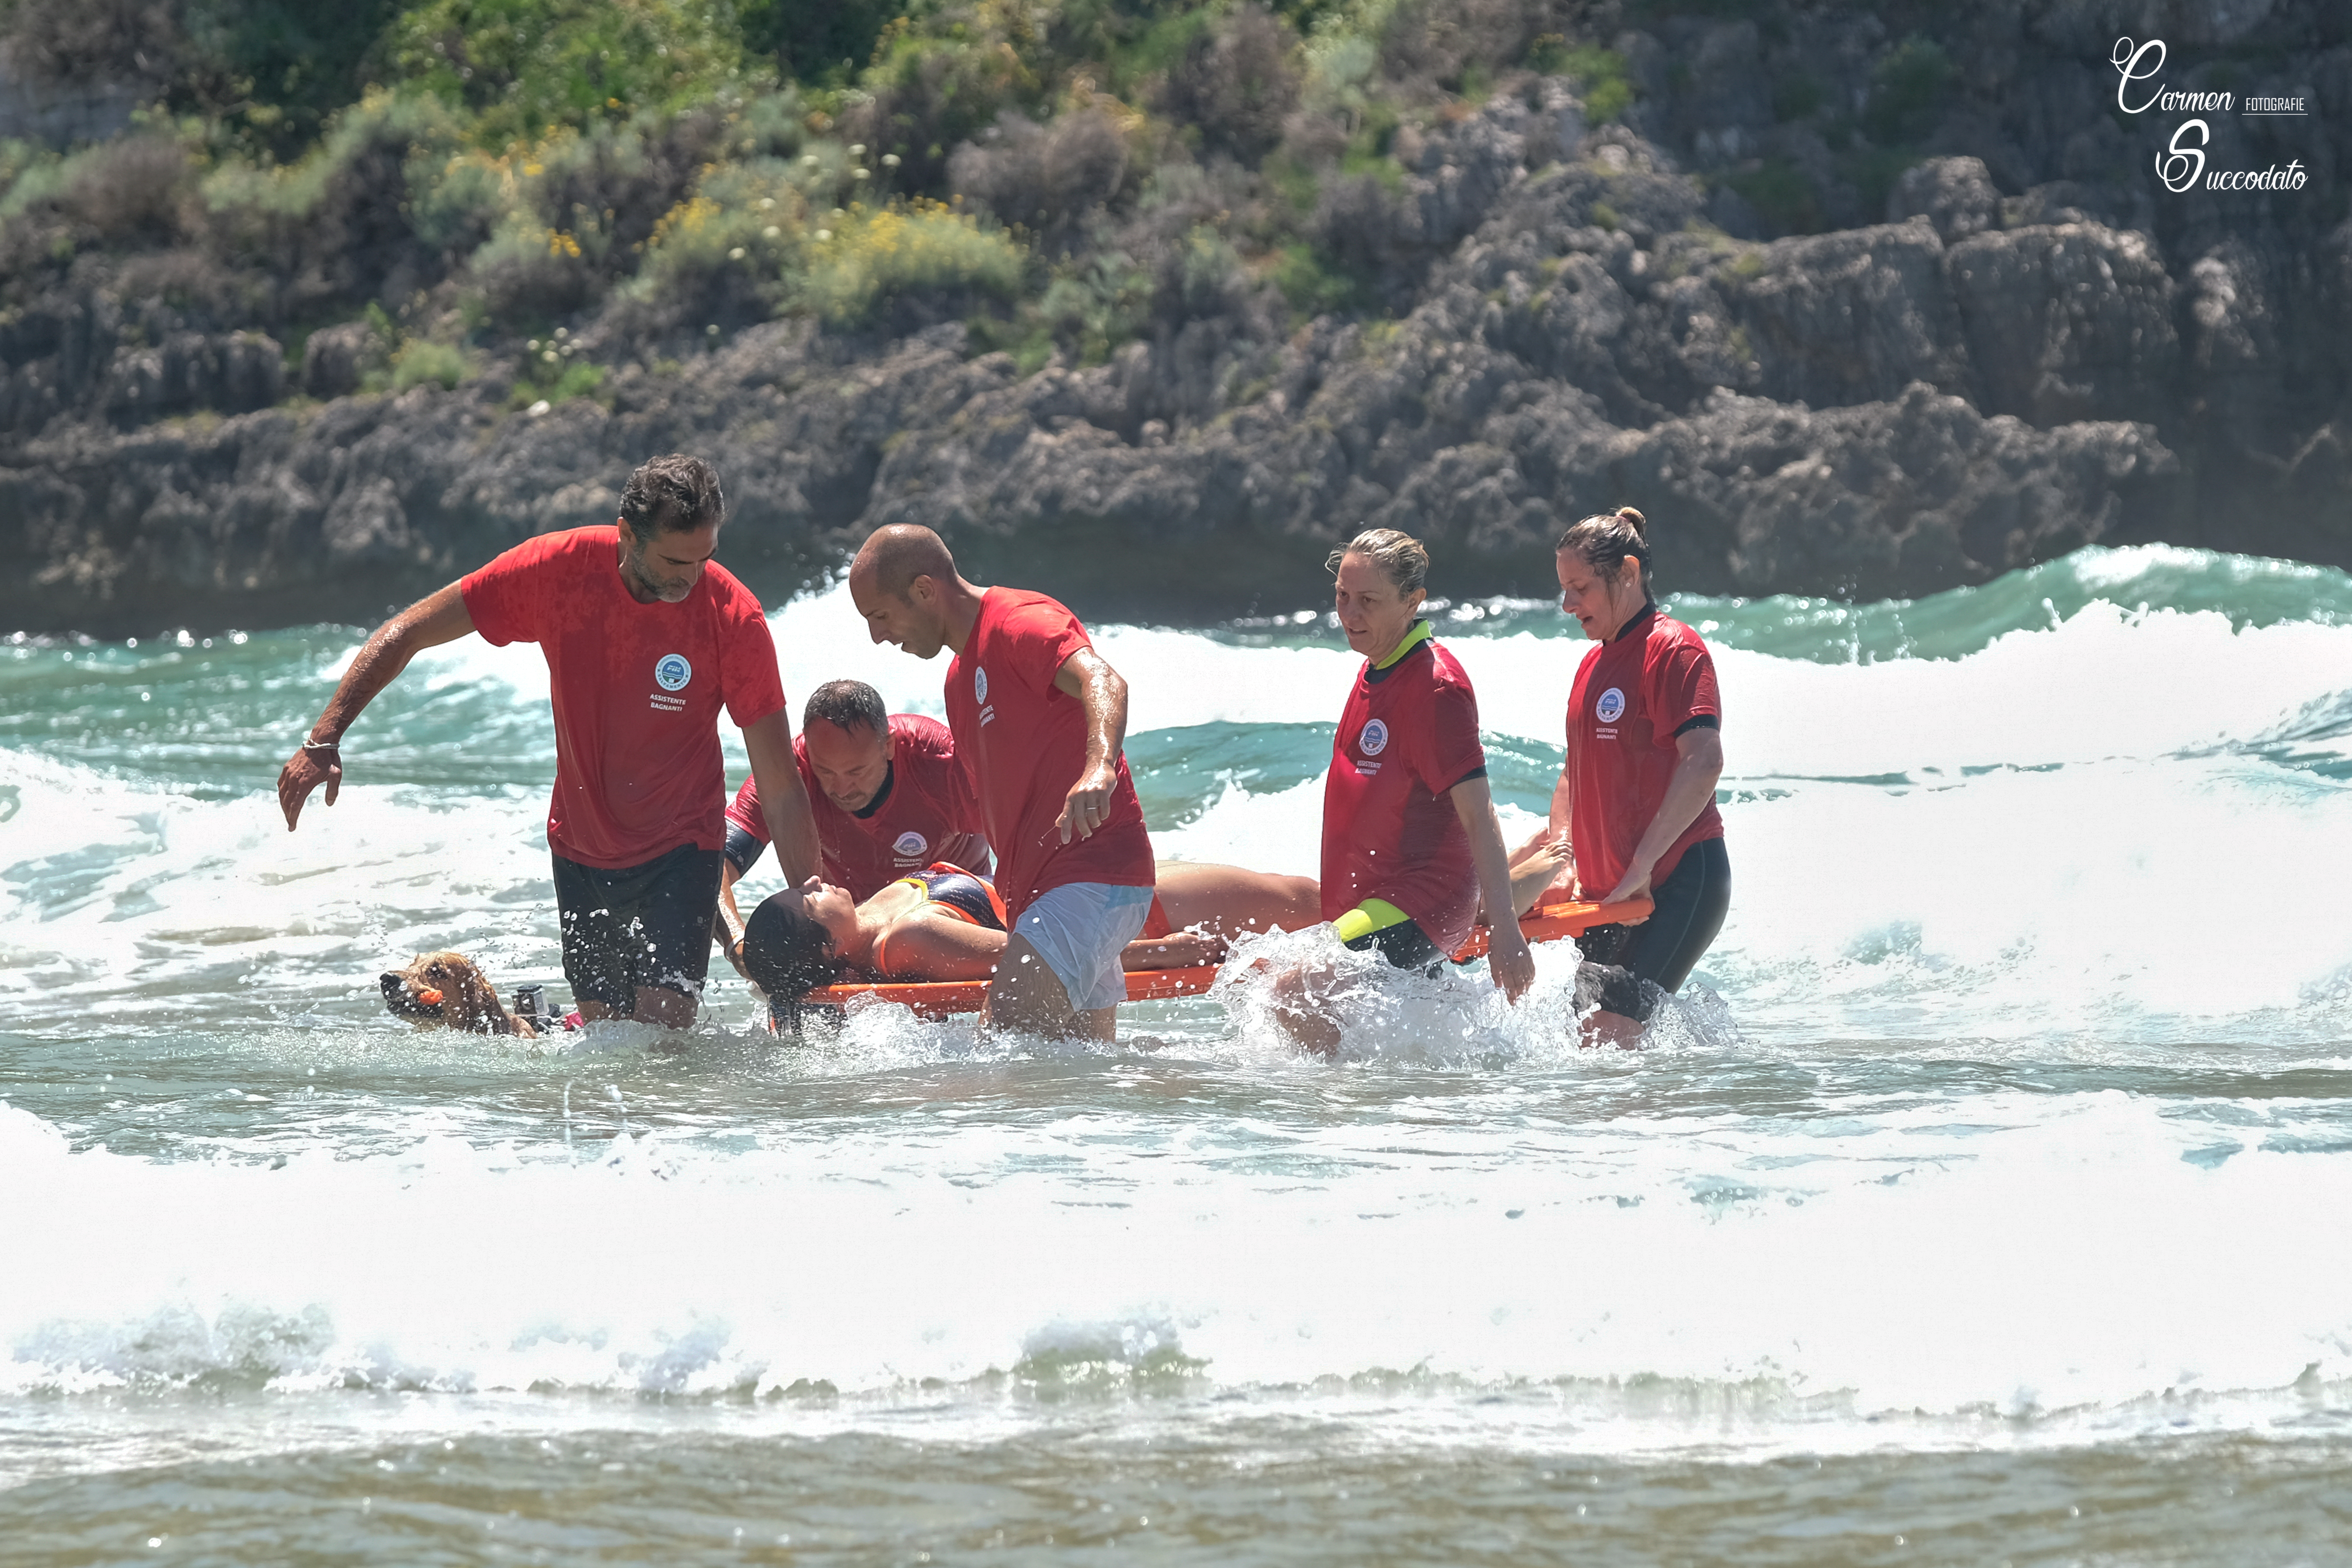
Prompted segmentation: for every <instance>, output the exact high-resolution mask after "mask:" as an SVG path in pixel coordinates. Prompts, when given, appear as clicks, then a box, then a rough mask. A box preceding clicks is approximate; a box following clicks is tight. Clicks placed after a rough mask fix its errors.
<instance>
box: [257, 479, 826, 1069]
mask: <svg viewBox="0 0 2352 1568" xmlns="http://www.w3.org/2000/svg"><path fill="white" fill-rule="evenodd" d="M726 515H727V500H726V497H725V495H724V494H723V493H722V492H721V491H720V489H719V476H718V475H717V474H716V473H714V472H712V471H711V468H710V465H709V464H708V463H705V462H703V461H702V460H701V459H700V458H688V457H681V456H672V457H667V458H656V459H654V460H653V461H652V462H650V463H647V464H646V465H645V466H644V467H643V468H639V469H637V470H636V472H635V473H633V474H631V475H630V476H629V483H628V487H627V489H625V491H624V492H623V494H622V497H621V514H620V518H619V521H617V522H616V523H615V524H614V526H612V527H610V528H575V529H572V530H570V531H565V532H561V533H549V534H541V535H540V536H539V537H538V538H535V539H530V540H526V541H525V542H522V543H521V544H519V545H517V546H515V547H514V548H513V549H512V550H509V551H508V552H505V553H504V554H502V555H500V556H499V557H498V558H497V559H496V560H494V561H492V562H491V563H489V564H488V565H487V566H484V567H483V568H481V570H479V571H478V572H475V573H473V574H469V575H467V576H466V577H464V578H462V579H460V580H459V581H457V582H455V583H452V584H449V585H448V586H447V587H446V588H443V589H442V590H441V591H440V592H438V593H436V594H433V595H429V596H428V597H426V598H424V599H420V600H418V601H417V602H416V603H415V604H414V605H410V606H409V607H408V608H407V609H405V610H403V611H402V612H401V613H400V614H399V615H396V616H394V617H393V618H392V619H391V620H389V621H386V622H385V623H384V624H383V626H380V627H379V628H377V630H376V632H375V635H374V636H373V637H369V638H368V640H367V644H366V646H365V647H362V648H361V649H360V651H359V653H358V654H357V655H356V656H355V657H354V658H352V665H351V668H350V669H348V670H347V671H345V672H344V675H343V679H342V681H341V684H340V685H338V686H337V687H336V688H335V695H334V697H333V698H332V699H331V700H329V702H328V703H327V708H326V711H325V712H323V713H322V714H320V717H319V721H318V722H317V723H316V724H314V725H312V726H311V727H310V735H309V737H308V738H306V739H305V740H304V741H303V742H302V745H301V747H300V749H299V750H298V751H296V752H295V753H294V755H293V756H292V757H290V758H289V759H288V760H287V763H286V766H285V768H284V770H283V771H282V772H280V773H279V774H278V805H279V806H280V807H281V808H282V809H283V810H284V811H285V813H286V828H287V831H288V832H289V833H290V832H292V831H293V829H294V825H295V821H296V819H297V818H298V817H299V816H300V815H301V811H302V803H303V802H304V801H305V800H307V799H308V798H309V797H310V792H311V791H312V790H314V789H316V788H317V787H318V786H319V785H320V784H325V785H326V786H327V795H326V800H327V804H328V805H334V804H335V795H336V791H337V790H338V789H339V788H340V787H341V784H342V780H343V766H342V754H341V741H342V738H343V732H344V731H346V730H348V729H350V727H351V725H352V721H353V720H355V719H357V718H358V717H359V715H360V710H362V709H363V708H365V707H366V706H367V705H368V703H369V701H370V700H373V698H374V697H375V695H376V693H378V692H379V691H382V690H383V689H384V688H385V687H387V686H389V685H390V684H392V681H393V679H394V678H395V677H396V676H398V675H399V674H400V672H401V671H402V670H403V669H404V668H406V667H407V665H408V661H409V660H410V659H411V658H415V656H416V654H417V653H419V652H420V651H422V650H423V649H425V648H428V647H436V646H437V645H439V644H442V643H446V642H455V641H456V640H457V638H459V637H464V636H466V635H467V633H469V632H479V633H480V634H481V636H482V638H483V640H484V641H486V642H488V643H491V644H494V645H497V644H505V643H509V642H535V643H537V644H539V645H540V648H541V652H542V653H544V654H545V655H546V658H547V668H548V677H549V681H548V684H549V690H550V695H551V697H552V699H553V701H554V708H555V794H554V798H553V800H552V801H551V803H550V804H549V806H548V813H547V841H548V847H549V848H550V849H551V851H552V853H553V856H554V862H555V901H556V908H557V911H558V913H559V915H560V916H561V920H562V933H563V973H564V978H565V979H566V980H568V981H569V982H571V984H572V999H573V1001H574V1003H575V1005H577V1006H578V1007H579V1009H580V1013H581V1016H583V1017H584V1018H586V1019H588V1020H590V1021H591V1022H593V1021H595V1020H597V1019H602V1018H634V1019H635V1020H637V1021H638V1022H640V1023H646V1024H654V1025H657V1026H661V1027H664V1028H672V1029H682V1028H685V1027H687V1026H688V1025H690V1024H692V1023H693V1022H694V1017H695V1013H696V1011H697V1009H698V1005H699V999H700V995H701V992H702V982H703V979H704V977H705V975H706V974H707V973H708V971H709V960H710V928H711V921H712V920H713V918H714V917H715V915H716V913H717V911H718V908H719V865H720V852H721V850H722V849H723V847H725V844H726V835H727V830H726V814H725V802H726V775H725V773H724V771H723V765H722V762H721V758H720V753H719V726H718V721H719V710H720V709H721V708H722V707H724V708H725V710H726V711H727V713H728V716H729V717H730V718H731V719H732V720H733V721H735V723H736V724H737V725H738V726H739V727H740V728H741V730H742V731H743V743H744V747H745V749H746V750H748V751H749V752H751V773H752V776H753V777H755V778H757V779H758V780H759V781H760V785H761V791H760V798H761V806H762V811H763V814H764V815H765V816H766V819H767V826H768V832H769V835H770V837H772V838H773V839H774V840H775V843H776V849H777V856H778V858H779V859H781V860H782V862H783V867H784V871H785V874H786V875H788V876H790V877H792V878H793V879H795V880H797V879H801V878H803V877H806V876H809V875H810V874H812V873H813V872H814V871H815V869H816V868H817V853H818V852H817V841H816V828H815V826H814V820H813V818H812V816H811V815H810V811H809V803H808V795H807V793H806V792H805V791H804V790H803V787H802V784H801V775H800V769H799V768H798V767H797V766H795V765H794V763H793V736H792V724H791V721H790V719H789V718H788V717H787V716H786V712H785V705H784V691H783V684H782V680H781V679H780V678H779V676H778V674H777V671H776V649H775V643H774V641H773V639H772V638H771V637H769V635H768V624H767V622H766V621H765V620H764V619H763V618H762V617H761V613H760V602H759V600H758V599H756V598H754V597H753V596H752V595H751V590H750V589H748V588H746V587H744V586H743V585H742V584H740V583H739V582H737V581H736V580H735V578H734V577H733V576H732V575H731V574H729V572H728V571H727V569H726V568H725V567H723V566H720V565H719V563H717V562H715V561H713V560H711V554H712V552H714V551H716V550H717V549H718V548H719V526H720V524H721V523H723V522H724V521H726Z"/></svg>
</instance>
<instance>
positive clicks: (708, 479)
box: [621, 452, 727, 540]
mask: <svg viewBox="0 0 2352 1568" xmlns="http://www.w3.org/2000/svg"><path fill="white" fill-rule="evenodd" d="M621 521H624V522H625V523H627V524H628V525H629V531H630V532H632V533H634V534H635V535H636V536H637V538H638V539H640V540H647V539H651V538H652V537H653V536H654V535H655V534H656V533H686V532H689V531H693V530H695V529H698V528H701V527H703V526H705V525H706V524H709V523H713V522H724V521H727V492H726V491H724V490H722V489H719V473H718V470H717V469H715V468H712V467H711V466H710V465H709V464H708V463H706V462H704V461H703V460H702V459H701V458H689V457H687V456H686V455H685V454H683V453H680V452H673V453H671V454H670V455H669V456H668V457H667V458H655V459H654V460H653V461H652V462H650V463H646V464H645V465H644V466H643V467H641V468H638V469H637V471H636V472H635V473H634V474H631V475H630V476H629V483H628V487H627V488H626V489H624V490H622V491H621Z"/></svg>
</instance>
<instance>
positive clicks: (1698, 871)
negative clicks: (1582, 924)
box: [1576, 838, 1731, 1022]
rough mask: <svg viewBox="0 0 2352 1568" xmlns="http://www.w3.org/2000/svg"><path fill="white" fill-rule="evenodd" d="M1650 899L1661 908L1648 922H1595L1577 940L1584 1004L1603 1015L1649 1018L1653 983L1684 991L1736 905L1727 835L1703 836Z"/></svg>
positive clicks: (1664, 988) (1580, 1002)
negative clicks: (1595, 1005)
mask: <svg viewBox="0 0 2352 1568" xmlns="http://www.w3.org/2000/svg"><path fill="white" fill-rule="evenodd" d="M1650 901H1651V902H1652V903H1653V904H1654V906H1655V908H1654V909H1653V910H1651V911H1650V918H1649V919H1648V920H1645V921H1643V922H1642V923H1641V924H1640V925H1634V926H1626V925H1606V926H1594V927H1592V928H1591V930H1590V931H1586V932H1585V933H1584V934H1583V935H1581V936H1580V937H1578V938H1577V939H1576V946H1577V951H1578V952H1580V953H1582V954H1583V956H1584V963H1583V965H1582V967H1581V968H1580V970H1579V971H1578V973H1577V986H1576V992H1577V1004H1578V1005H1579V1006H1582V1005H1584V1004H1586V1003H1587V1002H1591V1001H1595V1000H1597V1001H1598V1002H1599V1003H1600V1004H1601V1011H1603V1012H1607V1013H1617V1014H1621V1015H1622V1016H1625V1017H1628V1018H1634V1019H1639V1020H1642V1021H1644V1022H1646V1021H1647V1020H1648V1018H1649V1016H1650V1009H1651V1006H1652V1001H1651V996H1652V993H1651V992H1650V990H1649V985H1655V986H1656V987H1657V988H1658V989H1659V990H1660V991H1668V992H1672V991H1679V990H1681V989H1682V986H1683V982H1684V981H1685V980H1687V979H1689V978H1690V972H1691V969H1692V967H1693V966H1694V965H1696V963H1698V961H1699V958H1700V956H1701V955H1702V954H1704V953H1705V952H1706V950H1707V948H1708V946H1709V945H1710V944H1711V943H1713V942H1714V941H1715V936H1716V933H1717V931H1721V930H1722V929H1723V917H1724V915H1725V914H1726V912H1727V911H1728V910H1730V908H1731V857H1730V855H1729V854H1728V853H1727V851H1726V850H1725V849H1724V847H1723V840H1722V839H1720V838H1702V839H1700V840H1699V841H1698V842H1697V843H1696V844H1694V845H1692V846H1691V847H1689V848H1687V849H1685V850H1684V851H1683V858H1681V859H1680V860H1677V861H1675V868H1674V873H1673V874H1672V875H1671V876H1669V877H1667V879H1665V880H1664V881H1663V882H1660V883H1659V884H1658V885H1657V886H1655V887H1654V888H1652V889H1650ZM1644 981H1646V982H1648V985H1645V984H1643V982H1644Z"/></svg>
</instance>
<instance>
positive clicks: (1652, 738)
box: [1568, 605, 1723, 899]
mask: <svg viewBox="0 0 2352 1568" xmlns="http://www.w3.org/2000/svg"><path fill="white" fill-rule="evenodd" d="M1722 714H1723V708H1722V704H1721V702H1720V701H1719V700H1717V697H1716V692H1715V658H1714V656H1713V655H1711V654H1709V653H1708V652H1707V651H1706V643H1705V642H1703V641H1701V640H1700V638H1699V635H1698V634H1697V633H1696V632H1695V631H1693V630H1691V629H1690V627H1688V626H1685V625H1683V624H1682V622H1680V621H1676V620H1670V619H1668V618H1667V617H1666V616H1663V615H1661V614H1659V613H1658V610H1657V607H1656V606H1655V605H1652V606H1651V607H1650V608H1648V609H1646V610H1643V611H1642V612H1641V613H1640V614H1638V615H1636V616H1634V617H1633V619H1632V620H1630V621H1628V622H1626V623H1625V626H1624V629H1622V631H1620V632H1619V633H1618V634H1617V635H1616V636H1615V637H1612V638H1611V639H1610V640H1609V641H1607V642H1605V643H1602V644H1601V645H1599V646H1598V647H1594V648H1591V650H1589V651H1588V652H1587V653H1586V654H1585V656H1584V663H1583V664H1582V665H1581V666H1580V668H1578V669H1577V672H1576V684H1575V685H1574V686H1573V687H1572V688H1570V690H1569V694H1568V785H1569V790H1570V806H1569V813H1570V820H1569V843H1570V847H1571V848H1573V849H1574V851H1575V853H1576V881H1577V886H1578V889H1580V891H1581V892H1582V893H1583V894H1584V896H1585V897H1586V898H1589V899H1601V898H1606V897H1608V896H1609V893H1610V891H1611V890H1612V889H1614V888H1615V887H1616V886H1617V884H1618V882H1619V881H1620V880H1622V879H1623V877H1624V875H1625V867H1626V864H1627V862H1628V861H1630V860H1631V859H1632V858H1633V851H1634V849H1635V848H1636V847H1638V846H1639V845H1640V844H1641V842H1642V835H1643V834H1644V833H1647V832H1648V831H1649V830H1650V823H1651V821H1652V820H1653V819H1654V818H1655V817H1656V816H1657V815H1658V807H1659V806H1660V805H1664V802H1665V798H1666V781H1667V780H1668V779H1669V778H1671V777H1673V776H1674V771H1675V763H1676V762H1678V761H1680V760H1681V753H1680V752H1678V751H1676V750H1675V737H1676V736H1678V735H1680V734H1681V733H1682V732H1683V731H1685V730H1688V729H1692V728H1694V727H1696V725H1700V724H1709V723H1715V722H1717V721H1719V720H1720V719H1721V718H1722ZM1720 837H1723V817H1722V816H1721V815H1720V814H1719V813H1717V810H1716V809H1715V802H1713V801H1712V800H1710V801H1708V802H1707V803H1706V807H1705V808H1704V809H1703V810H1701V811H1700V812H1699V814H1698V816H1697V817H1696V820H1694V821H1693V822H1692V823H1691V825H1690V826H1688V827H1685V828H1684V829H1683V833H1682V837H1679V838H1677V839H1675V841H1674V843H1673V845H1672V846H1671V847H1668V848H1667V850H1666V852H1665V853H1664V855H1661V856H1659V857H1658V863H1657V865H1656V866H1654V867H1653V868H1651V871H1650V885H1651V886H1652V887H1653V888H1654V887H1656V886H1657V885H1658V884H1659V883H1660V882H1663V881H1664V880H1665V879H1666V878H1667V876H1668V875H1669V874H1670V873H1671V872H1672V871H1673V870H1674V868H1675V865H1676V864H1677V863H1679V862H1680V861H1681V859H1682V858H1683V851H1684V850H1685V849H1687V848H1689V847H1691V846H1692V845H1694V844H1696V843H1698V842H1699V841H1700V840H1702V839H1707V838H1720Z"/></svg>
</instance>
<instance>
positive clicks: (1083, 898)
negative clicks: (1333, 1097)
mask: <svg viewBox="0 0 2352 1568" xmlns="http://www.w3.org/2000/svg"><path fill="white" fill-rule="evenodd" d="M849 596H850V600H851V602H852V603H854V604H855V605H856V606H857V613H858V614H859V615H861V616H865V617H866V631H867V634H868V635H869V636H871V637H873V639H874V640H875V641H876V642H877V643H879V642H889V643H896V644H897V645H898V647H901V648H903V649H905V650H906V651H907V652H908V653H911V654H913V655H914V656H915V657H916V658H932V657H933V656H934V655H936V654H937V653H938V652H939V651H940V648H942V647H948V648H952V649H953V650H954V651H955V659H954V662H952V663H951V664H950V665H949V666H948V676H947V710H948V728H949V730H950V731H952V732H953V734H954V737H955V751H956V756H957V759H958V760H959V761H960V762H961V764H962V766H963V769H964V772H965V773H966V775H967V776H968V777H969V779H970V781H971V790H972V794H973V795H974V796H975V797H976V798H977V800H978V801H979V804H980V812H981V820H982V826H984V827H985V828H986V830H987V834H988V842H989V846H990V847H992V848H993V849H994V850H995V851H996V855H997V871H996V891H997V893H998V895H999V896H1000V897H1001V898H1003V900H1004V906H1005V911H1006V914H1007V915H1008V917H1009V919H1010V924H1011V927H1012V937H1011V940H1010V941H1009V942H1007V943H1006V944H1005V949H1004V957H1003V960H1002V961H1001V962H1000V963H999V964H998V966H997V970H996V975H995V978H994V979H993V980H992V982H991V983H990V985H989V988H988V1005H987V1008H986V1011H985V1012H984V1013H983V1014H982V1021H983V1023H985V1024H988V1025H992V1026H1004V1027H1007V1028H1014V1029H1022V1030H1026V1031H1029V1032H1032V1033H1035V1034H1042V1035H1062V1036H1069V1035H1076V1036H1087V1037H1093V1038H1096V1039H1102V1040H1108V1039H1110V1038H1112V1037H1114V1034H1115V1032H1116V1028H1117V1023H1118V1004H1119V1003H1120V1002H1121V1001H1123V1000H1124V999H1125V998H1126V996H1127V978H1126V975H1125V973H1123V972H1122V971H1121V970H1120V968H1119V950H1120V949H1121V948H1123V947H1125V946H1126V945H1127V944H1128V943H1129V942H1132V941H1134V940H1135V939H1136V938H1137V937H1138V936H1139V935H1141V934H1142V931H1143V925H1144V921H1146V920H1147V919H1148V918H1149V917H1150V912H1151V887H1152V882H1153V879H1154V877H1155V875H1156V872H1157V867H1156V866H1155V864H1154V862H1153V860H1152V856H1151V839H1150V835H1148V834H1147V833H1146V832H1145V831H1144V826H1143V806H1142V805H1141V803H1140V802H1139V801H1138V800H1137V799H1136V797H1135V781H1134V780H1133V779H1131V778H1129V776H1128V771H1127V758H1126V757H1125V756H1124V755H1122V754H1121V752H1120V747H1121V746H1122V745H1124V744H1125V742H1126V740H1127V682H1126V681H1125V680H1122V679H1120V678H1119V674H1118V671H1117V670H1115V669H1113V668H1111V667H1110V666H1109V664H1108V663H1107V662H1106V661H1105V660H1104V658H1103V657H1102V655H1100V654H1098V653H1097V652H1096V651H1095V646H1094V641H1093V639H1092V638H1090V637H1087V628H1086V627H1085V626H1081V625H1079V624H1078V619H1077V617H1076V616H1073V615H1072V614H1070V612H1069V611H1068V610H1066V609H1065V608H1064V607H1063V606H1062V605H1059V604H1057V603H1055V601H1054V600H1052V599H1049V598H1047V597H1046V596H1045V595H1043V594H1032V593H1028V592H1025V591H1024V590H1022V589H1019V588H982V587H980V586H978V585H976V584H971V583H968V582H966V581H965V580H964V578H963V576H962V574H961V573H959V572H957V570H956V565H955V557H953V556H952V555H950V554H949V553H948V547H947V545H946V543H945V542H943V541H942V540H941V539H940V536H939V535H938V534H936V533H933V532H932V531H930V530H929V529H928V528H917V527H912V526H909V525H907V524H897V525H894V526H892V527H888V528H884V529H878V530H877V531H875V533H874V534H873V535H872V537H870V538H868V539H867V540H866V543H865V545H864V546H863V547H862V548H860V549H859V551H858V552H857V559H856V561H854V562H852V563H850V568H849Z"/></svg>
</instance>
